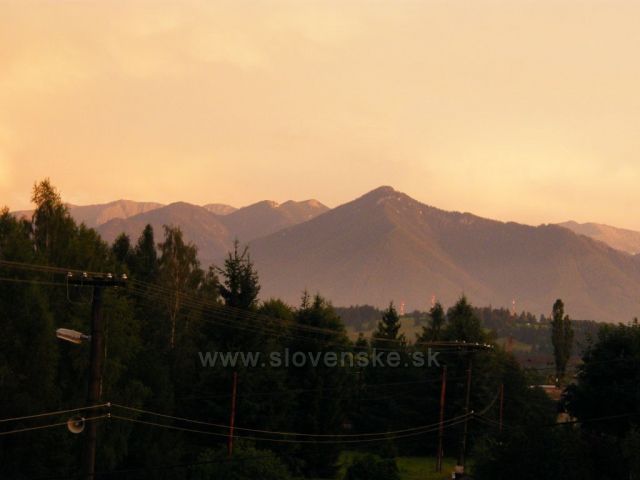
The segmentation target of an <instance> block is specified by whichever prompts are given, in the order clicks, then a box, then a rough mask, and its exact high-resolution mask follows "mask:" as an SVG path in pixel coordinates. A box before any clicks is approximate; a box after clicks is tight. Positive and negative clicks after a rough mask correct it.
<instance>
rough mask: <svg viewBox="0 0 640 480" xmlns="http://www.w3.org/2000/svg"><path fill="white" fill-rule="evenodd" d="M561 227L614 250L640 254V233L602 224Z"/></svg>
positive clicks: (573, 224) (574, 224) (571, 223)
mask: <svg viewBox="0 0 640 480" xmlns="http://www.w3.org/2000/svg"><path fill="white" fill-rule="evenodd" d="M558 225H560V226H561V227H565V228H568V229H569V230H571V231H572V232H574V233H577V234H579V235H585V236H587V237H590V238H593V239H594V240H599V241H601V242H604V243H606V244H607V245H609V246H610V247H612V248H615V249H617V250H622V251H623V252H627V253H631V254H633V255H635V254H638V253H640V232H636V231H634V230H626V229H624V228H616V227H612V226H610V225H603V224H601V223H577V222H573V221H571V222H564V223H559V224H558Z"/></svg>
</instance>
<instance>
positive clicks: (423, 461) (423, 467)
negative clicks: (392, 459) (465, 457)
mask: <svg viewBox="0 0 640 480" xmlns="http://www.w3.org/2000/svg"><path fill="white" fill-rule="evenodd" d="M358 455H359V454H358V453H356V452H342V454H341V455H340V464H341V465H342V467H341V468H340V473H339V475H338V478H342V476H343V475H344V472H345V470H346V468H347V466H348V465H349V464H350V463H351V461H352V460H353V459H354V458H355V457H356V456H358ZM396 462H397V464H398V470H399V471H400V478H402V480H445V479H450V478H451V472H452V471H453V466H454V465H455V464H456V461H455V459H453V458H445V459H444V462H443V465H442V472H441V473H436V471H435V469H436V459H435V457H398V458H397V459H396Z"/></svg>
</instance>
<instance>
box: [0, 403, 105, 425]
mask: <svg viewBox="0 0 640 480" xmlns="http://www.w3.org/2000/svg"><path fill="white" fill-rule="evenodd" d="M108 406H110V404H109V403H103V404H101V405H89V406H86V407H77V408H70V409H68V410H57V411H54V412H45V413H36V414H34V415H25V416H23V417H12V418H3V419H0V423H4V422H13V421H18V420H28V419H31V418H40V417H50V416H53V415H62V414H63V413H71V412H79V411H82V410H91V409H94V408H102V407H108Z"/></svg>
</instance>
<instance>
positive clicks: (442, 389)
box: [436, 365, 447, 472]
mask: <svg viewBox="0 0 640 480" xmlns="http://www.w3.org/2000/svg"><path fill="white" fill-rule="evenodd" d="M446 392H447V366H446V365H445V366H444V367H442V384H441V386H440V428H439V429H438V459H437V461H436V472H441V471H442V457H443V455H444V451H443V445H442V443H443V436H444V402H445V398H446Z"/></svg>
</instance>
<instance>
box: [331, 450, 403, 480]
mask: <svg viewBox="0 0 640 480" xmlns="http://www.w3.org/2000/svg"><path fill="white" fill-rule="evenodd" d="M343 479H344V480H400V474H399V473H398V466H397V465H396V461H395V460H394V459H392V458H384V459H383V458H380V457H379V456H377V455H373V454H366V455H362V456H359V457H356V458H355V459H354V460H353V462H352V463H351V465H349V467H348V468H347V470H346V472H345V475H344V477H343Z"/></svg>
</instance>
